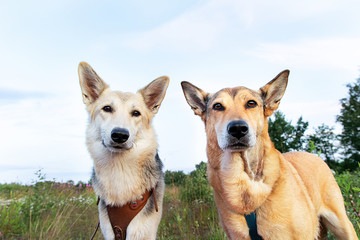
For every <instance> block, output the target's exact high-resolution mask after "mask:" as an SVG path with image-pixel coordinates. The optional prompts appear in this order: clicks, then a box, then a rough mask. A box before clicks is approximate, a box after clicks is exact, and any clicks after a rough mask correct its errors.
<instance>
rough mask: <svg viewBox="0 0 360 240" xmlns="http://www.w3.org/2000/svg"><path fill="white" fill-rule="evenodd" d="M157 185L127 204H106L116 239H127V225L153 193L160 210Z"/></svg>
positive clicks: (155, 203) (156, 207)
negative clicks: (157, 200) (119, 205)
mask: <svg viewBox="0 0 360 240" xmlns="http://www.w3.org/2000/svg"><path fill="white" fill-rule="evenodd" d="M156 187H157V184H156V185H155V187H154V188H152V189H150V190H147V191H146V192H145V193H144V194H143V195H142V196H141V198H140V199H139V200H136V201H132V202H128V203H127V204H125V205H123V206H121V207H116V206H110V205H107V206H106V208H107V211H108V216H109V219H110V223H111V226H112V228H113V230H114V234H115V240H125V238H126V230H127V227H128V226H129V224H130V222H131V221H132V220H133V219H134V217H135V216H136V215H137V214H138V213H139V212H140V211H141V210H142V209H143V208H144V207H145V205H146V203H147V201H148V199H149V198H150V196H151V195H153V198H154V205H155V210H156V212H158V206H157V202H156ZM99 199H100V197H99V198H98V203H99ZM97 228H98V227H97ZM96 231H97V229H96V230H95V233H94V234H93V237H94V236H95V234H96ZM93 237H92V238H93ZM92 238H91V239H92Z"/></svg>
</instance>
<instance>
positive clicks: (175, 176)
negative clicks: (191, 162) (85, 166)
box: [164, 170, 186, 186]
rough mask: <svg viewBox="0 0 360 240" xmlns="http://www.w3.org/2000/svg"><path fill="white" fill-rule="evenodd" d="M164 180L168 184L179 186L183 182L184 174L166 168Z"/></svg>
mask: <svg viewBox="0 0 360 240" xmlns="http://www.w3.org/2000/svg"><path fill="white" fill-rule="evenodd" d="M164 180H165V183H166V184H168V185H170V184H174V185H175V186H180V185H182V184H184V183H185V180H186V174H185V173H184V172H183V171H169V170H166V172H165V177H164Z"/></svg>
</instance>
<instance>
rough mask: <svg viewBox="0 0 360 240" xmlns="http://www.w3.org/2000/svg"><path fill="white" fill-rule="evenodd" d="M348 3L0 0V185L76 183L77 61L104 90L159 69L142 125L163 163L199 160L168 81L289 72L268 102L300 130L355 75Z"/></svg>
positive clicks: (186, 112)
mask: <svg viewBox="0 0 360 240" xmlns="http://www.w3.org/2000/svg"><path fill="white" fill-rule="evenodd" d="M359 9H360V2H359V1H357V0H317V1H312V0H311V1H310V0H304V1H288V0H274V1H260V0H254V1H243V0H200V1H194V0H193V1H190V0H173V1H165V0H155V1H145V0H134V1H101V3H100V2H99V1H92V0H90V1H85V0H84V1H82V0H79V1H70V0H61V1H45V0H43V1H40V0H33V1H25V0H19V1H6V0H5V1H1V2H0V72H1V77H0V133H1V137H0V183H10V182H18V183H23V184H30V183H32V182H33V181H34V180H36V176H35V174H34V173H35V172H36V171H37V170H41V172H42V173H43V174H46V179H48V180H53V179H55V180H56V181H67V180H70V179H71V180H74V181H75V182H77V181H80V180H81V181H85V182H87V181H88V180H89V178H90V172H91V169H92V165H93V163H92V160H91V158H90V156H89V154H88V152H87V149H86V145H85V129H86V126H87V122H88V116H87V112H86V110H85V106H84V104H83V102H82V97H81V91H80V86H79V79H78V73H77V68H78V64H79V62H81V61H86V62H88V63H89V64H90V65H91V66H92V67H93V68H94V69H95V71H96V72H97V73H98V74H99V75H100V77H102V79H103V80H104V81H105V82H107V83H108V84H109V85H110V87H111V88H112V89H114V90H120V91H125V92H135V91H137V90H138V89H140V88H142V87H144V86H145V85H147V84H148V83H149V82H150V81H152V80H154V79H155V78H157V77H159V76H162V75H167V76H169V77H170V85H169V88H168V91H167V93H166V96H165V99H164V101H163V103H162V106H161V107H160V110H159V113H158V114H157V115H156V116H155V118H154V120H153V125H154V128H155V131H156V133H157V136H158V142H159V155H160V157H161V158H162V160H163V163H164V169H165V170H183V171H185V172H189V171H191V170H192V169H194V168H195V164H197V163H199V162H200V161H206V154H205V144H206V136H205V132H204V125H203V123H202V122H201V120H200V118H199V117H197V116H195V115H194V114H193V112H192V111H191V109H190V107H189V106H188V105H187V103H186V101H185V98H184V96H183V93H182V90H181V87H180V82H181V81H189V82H191V83H193V84H195V85H196V86H198V87H200V88H202V89H203V90H205V91H207V92H216V91H218V90H220V89H221V88H224V87H235V86H247V87H249V88H252V89H258V88H260V87H262V86H263V85H265V84H266V83H267V82H268V81H270V80H272V79H273V77H275V76H276V75H277V74H278V73H279V72H281V71H282V70H284V69H290V77H289V83H288V87H287V90H286V92H285V95H284V97H283V99H282V102H281V104H280V108H279V110H280V111H282V112H283V113H284V114H285V116H286V118H287V119H288V120H291V121H293V122H296V120H297V119H298V118H299V117H300V116H302V117H303V119H304V120H306V121H309V123H310V127H309V129H310V131H311V129H313V128H314V127H317V126H319V125H321V124H322V123H325V124H327V125H330V126H335V128H336V131H338V132H339V131H341V126H340V125H339V124H337V123H336V122H335V119H336V115H338V114H339V113H340V105H339V99H341V98H344V97H346V96H347V88H346V84H347V83H350V82H354V81H355V80H356V79H357V78H358V77H359V76H360V72H359V69H360V47H359V46H360V45H359V43H360V24H359V22H360V14H358V11H359Z"/></svg>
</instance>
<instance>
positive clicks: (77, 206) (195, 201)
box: [0, 163, 360, 240]
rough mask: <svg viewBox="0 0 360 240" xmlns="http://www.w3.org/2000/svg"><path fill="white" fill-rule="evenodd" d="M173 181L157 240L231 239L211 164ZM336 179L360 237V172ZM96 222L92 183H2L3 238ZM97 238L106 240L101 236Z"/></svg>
mask: <svg viewBox="0 0 360 240" xmlns="http://www.w3.org/2000/svg"><path fill="white" fill-rule="evenodd" d="M180 175H182V174H180ZM168 179H173V180H170V181H168V182H167V186H166V189H165V197H164V206H163V207H164V209H163V218H162V220H161V223H160V226H159V230H158V239H160V240H175V239H190V240H192V239H213V240H215V239H216V240H218V239H219V240H225V239H227V238H226V236H225V233H224V231H223V230H222V228H221V226H220V224H219V220H218V214H217V211H216V206H215V203H214V200H213V194H212V190H211V187H210V186H209V184H208V183H207V181H206V164H203V163H201V164H199V165H197V166H196V170H195V171H193V172H192V173H190V174H186V175H184V176H182V177H180V178H168ZM174 179H180V180H174ZM336 180H337V182H338V183H339V186H340V188H341V190H342V193H343V196H344V200H345V207H346V210H347V214H348V216H349V218H350V220H351V222H352V223H353V225H354V227H355V229H356V232H357V234H358V235H359V234H360V214H359V212H360V189H359V186H360V177H359V172H355V173H343V174H341V175H336ZM177 181H181V184H178V182H177ZM97 222H98V212H97V206H96V196H95V194H94V192H93V189H92V187H91V185H89V184H84V183H78V184H76V185H75V184H73V183H72V182H67V183H57V182H55V181H45V179H43V177H41V176H40V177H39V176H38V180H36V181H35V182H34V183H33V184H32V185H29V186H25V185H19V184H3V185H0V239H1V240H2V239H90V237H91V235H92V233H93V231H94V229H95V226H96V224H97ZM329 238H330V239H334V238H333V237H332V236H331V235H329ZM95 239H103V238H102V236H101V233H100V232H99V233H98V234H97V235H96V238H95Z"/></svg>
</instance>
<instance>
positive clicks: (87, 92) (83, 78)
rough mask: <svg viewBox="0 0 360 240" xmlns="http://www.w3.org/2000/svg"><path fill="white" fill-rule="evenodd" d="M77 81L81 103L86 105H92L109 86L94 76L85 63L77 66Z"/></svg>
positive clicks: (94, 73)
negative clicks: (81, 98)
mask: <svg viewBox="0 0 360 240" xmlns="http://www.w3.org/2000/svg"><path fill="white" fill-rule="evenodd" d="M78 71H79V81H80V87H81V91H82V96H83V101H84V103H85V104H86V105H88V104H91V103H93V102H94V101H95V100H96V99H98V98H99V96H100V94H101V93H102V92H103V91H104V90H105V89H106V88H108V87H109V86H108V85H107V84H106V83H105V82H104V81H103V80H102V79H101V78H100V77H99V76H98V75H97V74H96V72H95V71H94V69H92V68H91V66H90V65H89V64H88V63H86V62H81V63H80V64H79V69H78Z"/></svg>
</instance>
